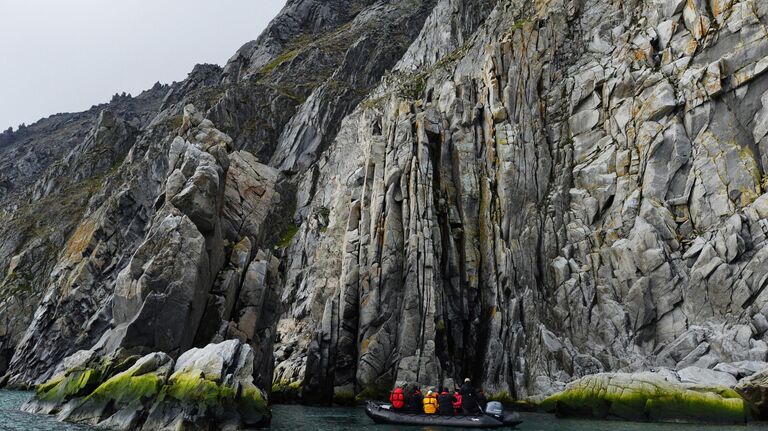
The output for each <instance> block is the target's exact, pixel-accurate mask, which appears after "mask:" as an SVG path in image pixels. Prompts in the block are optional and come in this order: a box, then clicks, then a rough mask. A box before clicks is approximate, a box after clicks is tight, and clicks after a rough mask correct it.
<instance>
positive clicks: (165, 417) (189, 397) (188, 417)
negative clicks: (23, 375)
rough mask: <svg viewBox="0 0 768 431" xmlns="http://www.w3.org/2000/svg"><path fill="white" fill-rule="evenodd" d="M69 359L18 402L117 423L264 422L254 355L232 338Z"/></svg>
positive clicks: (266, 415)
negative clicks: (175, 351) (174, 350)
mask: <svg viewBox="0 0 768 431" xmlns="http://www.w3.org/2000/svg"><path fill="white" fill-rule="evenodd" d="M83 359H84V360H83V361H82V363H79V364H77V363H76V364H71V365H70V366H69V368H68V369H67V370H66V371H64V372H63V373H62V374H61V375H59V376H55V377H54V378H53V379H51V380H50V381H49V382H47V383H45V384H43V385H40V386H38V387H37V389H36V391H35V396H34V397H33V398H32V399H31V400H30V401H28V402H27V403H26V404H24V406H23V407H22V410H24V411H26V412H30V413H42V414H50V415H56V417H57V419H58V420H61V421H67V422H74V423H82V424H88V425H93V426H98V427H103V428H109V429H116V430H123V431H128V430H180V429H224V430H228V429H232V430H234V429H242V428H248V427H264V426H268V425H269V422H270V418H271V413H270V410H269V407H268V406H267V396H266V394H265V393H264V392H262V391H261V390H260V389H259V388H257V387H256V386H255V385H254V384H253V368H254V363H253V360H254V354H253V350H252V349H251V348H250V346H248V345H246V344H242V343H240V342H239V341H236V340H230V341H225V342H222V343H219V344H210V345H208V346H206V347H205V348H202V349H192V350H189V351H187V352H185V353H184V354H182V355H181V356H180V357H179V359H178V360H177V361H174V360H173V359H172V358H171V357H169V356H168V355H167V354H165V353H151V354H149V355H146V356H143V357H140V358H138V357H135V356H133V357H127V358H120V356H119V355H118V356H115V357H112V358H96V359H95V360H94V359H89V360H88V359H86V357H85V356H83Z"/></svg>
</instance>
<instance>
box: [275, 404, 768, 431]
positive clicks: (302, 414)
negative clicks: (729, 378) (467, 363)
mask: <svg viewBox="0 0 768 431" xmlns="http://www.w3.org/2000/svg"><path fill="white" fill-rule="evenodd" d="M272 412H273V419H272V429H274V430H280V431H294V430H295V431H298V430H312V431H331V430H333V431H352V430H359V429H363V428H368V429H371V430H376V431H450V430H453V431H456V430H461V429H462V428H444V427H418V426H415V427H414V426H407V427H406V426H395V425H374V424H373V421H371V420H370V419H369V418H368V416H366V415H365V411H364V410H363V408H362V407H358V408H347V407H338V408H322V407H306V406H291V405H279V406H274V407H273V410H272ZM522 416H523V420H524V421H525V422H523V423H522V424H521V425H518V426H517V427H516V428H514V429H515V430H520V431H701V430H703V431H746V430H749V431H754V430H768V424H751V425H749V426H747V427H744V426H721V425H690V424H649V423H637V422H618V421H591V420H576V419H557V418H555V417H554V416H551V415H545V414H536V413H523V414H522Z"/></svg>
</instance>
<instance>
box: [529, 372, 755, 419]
mask: <svg viewBox="0 0 768 431" xmlns="http://www.w3.org/2000/svg"><path fill="white" fill-rule="evenodd" d="M675 377H677V376H676V375H675V374H674V373H671V374H670V375H669V376H662V375H659V374H654V373H649V372H646V373H635V374H621V373H618V374H610V373H604V374H595V375H591V376H587V377H583V378H581V379H579V380H576V381H575V382H573V383H571V384H569V385H568V387H567V388H566V390H565V391H563V392H561V393H559V394H556V395H553V396H552V397H549V398H547V399H546V400H545V401H544V402H543V403H542V405H543V406H545V408H546V409H551V410H552V411H554V412H555V413H557V414H559V415H563V416H580V417H586V418H597V419H604V418H615V419H623V420H635V421H656V422H690V421H694V422H705V423H735V424H743V423H744V422H746V421H747V418H749V416H750V410H749V406H748V405H747V403H746V402H745V401H744V400H743V399H742V398H741V397H740V396H739V395H738V394H737V393H735V392H734V391H733V390H732V389H730V388H729V387H728V386H723V385H717V384H716V385H714V386H708V385H707V384H706V383H704V384H698V385H696V384H685V383H684V382H683V383H681V382H680V381H679V380H677V379H676V378H675ZM715 383H719V382H715Z"/></svg>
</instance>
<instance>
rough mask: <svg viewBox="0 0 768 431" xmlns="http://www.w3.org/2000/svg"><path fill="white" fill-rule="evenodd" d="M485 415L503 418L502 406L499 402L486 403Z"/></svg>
mask: <svg viewBox="0 0 768 431" xmlns="http://www.w3.org/2000/svg"><path fill="white" fill-rule="evenodd" d="M485 414H487V415H490V416H493V417H495V418H497V419H501V418H502V417H503V416H504V406H502V405H501V403H500V402H499V401H488V405H486V406H485Z"/></svg>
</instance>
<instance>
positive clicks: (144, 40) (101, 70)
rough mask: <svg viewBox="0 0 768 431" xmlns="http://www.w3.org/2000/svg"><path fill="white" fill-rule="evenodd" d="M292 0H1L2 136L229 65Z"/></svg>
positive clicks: (0, 101) (0, 87) (0, 94)
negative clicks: (205, 66)
mask: <svg viewBox="0 0 768 431" xmlns="http://www.w3.org/2000/svg"><path fill="white" fill-rule="evenodd" d="M284 4H285V0H215V1H212V0H124V1H105V0H0V17H2V21H0V55H2V58H3V61H1V62H0V131H2V130H5V129H7V128H8V127H9V126H13V127H14V128H16V126H18V125H19V124H21V123H26V124H31V123H33V122H35V121H37V120H38V119H40V118H42V117H47V116H49V115H51V114H55V113H59V112H77V111H83V110H86V109H88V108H90V107H91V106H92V105H96V104H99V103H103V102H108V101H109V99H110V98H111V97H112V95H113V94H115V93H118V92H119V93H122V92H123V91H125V92H128V93H131V94H133V95H137V94H138V93H140V92H141V91H142V90H145V89H147V88H150V87H152V85H153V84H154V83H155V82H157V81H160V82H161V83H170V82H172V81H181V80H182V79H184V78H185V77H186V76H187V73H189V72H190V71H191V70H192V67H193V66H194V65H195V64H196V63H216V64H220V65H222V64H224V63H225V62H226V61H227V59H229V57H231V56H232V55H233V54H234V53H235V51H236V50H237V49H238V48H239V47H240V46H242V45H243V44H244V43H246V42H248V41H250V40H253V39H256V37H258V35H259V34H260V33H261V31H262V30H263V29H264V27H266V25H267V24H268V23H269V21H270V20H271V19H272V18H273V17H274V16H275V15H276V14H277V12H278V11H279V10H280V9H281V8H282V7H283V5H284Z"/></svg>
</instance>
